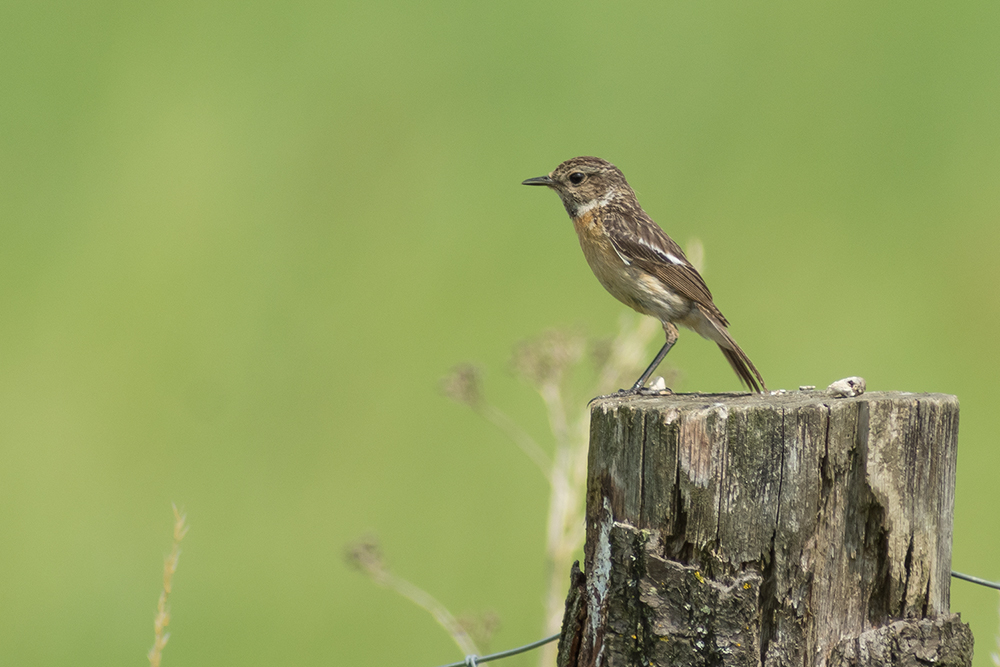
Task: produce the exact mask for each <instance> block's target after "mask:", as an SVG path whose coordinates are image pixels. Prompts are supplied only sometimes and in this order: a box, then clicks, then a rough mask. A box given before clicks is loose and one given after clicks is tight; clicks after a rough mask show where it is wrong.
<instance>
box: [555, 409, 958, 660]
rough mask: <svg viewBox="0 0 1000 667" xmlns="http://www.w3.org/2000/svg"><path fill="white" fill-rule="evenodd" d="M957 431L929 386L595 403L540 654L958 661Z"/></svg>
mask: <svg viewBox="0 0 1000 667" xmlns="http://www.w3.org/2000/svg"><path fill="white" fill-rule="evenodd" d="M957 436H958V400H957V399H956V398H955V397H954V396H947V395H943V394H908V393H898V392H893V393H869V394H863V395H861V396H858V397H855V398H833V397H831V396H830V395H829V394H827V393H825V392H822V391H806V392H792V393H788V394H779V395H773V396H772V395H766V396H759V395H728V394H727V395H675V396H667V397H662V398H630V399H618V398H608V399H601V400H598V401H596V402H595V403H594V404H593V406H592V410H591V426H590V461H589V467H590V468H589V473H588V481H587V542H586V546H585V549H584V553H585V570H586V574H583V573H581V572H580V571H579V570H578V569H576V568H575V567H574V572H573V576H572V582H571V588H570V594H569V597H568V599H567V608H566V617H565V620H564V623H563V630H562V637H561V638H560V642H559V658H558V665H559V666H560V667H576V666H580V667H582V666H585V665H586V666H590V665H607V666H609V667H617V666H619V665H664V666H666V665H683V666H685V667H687V666H699V665H727V666H728V665H740V666H757V665H762V666H764V667H778V666H782V667H783V666H786V665H788V666H792V665H794V666H802V667H807V666H808V667H811V666H813V665H821V666H824V667H846V666H848V665H851V666H854V665H857V666H865V667H875V666H876V665H878V666H880V667H881V666H883V665H942V666H943V665H948V666H952V665H954V666H956V667H958V666H963V667H968V666H969V665H970V664H971V661H972V643H973V640H972V633H971V632H970V630H969V628H968V626H967V625H965V624H963V623H962V622H961V620H960V619H959V617H958V615H957V614H951V612H950V610H949V590H950V571H951V532H952V510H953V507H954V497H955V458H956V446H957Z"/></svg>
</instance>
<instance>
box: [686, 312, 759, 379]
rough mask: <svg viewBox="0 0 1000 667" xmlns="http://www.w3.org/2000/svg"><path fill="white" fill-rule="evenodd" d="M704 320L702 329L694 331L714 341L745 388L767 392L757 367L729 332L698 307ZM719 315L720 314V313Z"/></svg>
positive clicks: (717, 319) (709, 313)
mask: <svg viewBox="0 0 1000 667" xmlns="http://www.w3.org/2000/svg"><path fill="white" fill-rule="evenodd" d="M699 310H701V313H702V315H703V316H704V319H703V320H702V326H703V328H699V329H696V331H698V333H700V334H701V335H702V336H704V337H705V338H708V339H709V340H714V341H715V342H716V343H717V344H718V346H719V349H720V350H722V354H724V355H726V361H728V362H729V365H730V366H732V367H733V370H734V371H736V375H737V376H738V377H739V378H740V380H742V381H743V384H745V385H746V386H747V387H749V388H750V389H751V390H753V391H756V392H758V393H763V392H766V391H767V387H766V386H765V385H764V378H762V377H761V376H760V372H759V371H758V370H757V367H756V366H754V365H753V362H752V361H750V357H748V356H747V353H746V352H744V351H743V350H742V348H740V346H739V345H737V344H736V341H735V340H733V337H732V336H730V335H729V331H728V330H727V329H726V327H725V325H724V324H723V323H722V322H721V321H719V318H717V317H714V316H713V315H714V314H713V313H711V312H710V311H708V310H707V309H706V308H705V307H704V306H699ZM720 315H721V313H720ZM706 322H707V323H708V325H709V326H707V327H705V326H704V323H706Z"/></svg>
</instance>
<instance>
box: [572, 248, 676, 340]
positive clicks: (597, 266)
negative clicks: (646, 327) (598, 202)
mask: <svg viewBox="0 0 1000 667" xmlns="http://www.w3.org/2000/svg"><path fill="white" fill-rule="evenodd" d="M577 231H578V233H579V234H580V246H581V247H582V248H583V255H584V257H586V258H587V264H589V265H590V269H591V271H593V272H594V275H595V276H596V277H597V280H598V281H600V283H601V285H603V286H604V289H606V290H608V292H610V293H611V296H613V297H615V298H616V299H618V300H619V301H621V302H622V303H624V304H625V305H626V306H628V307H629V308H632V309H633V310H637V311H639V312H640V313H642V314H644V315H650V316H652V317H655V318H657V319H658V320H660V321H661V322H676V321H678V320H681V319H683V318H685V317H686V316H687V315H688V314H689V313H690V312H691V308H692V302H691V301H690V300H688V299H685V298H684V297H682V296H680V295H678V294H676V293H675V292H673V291H671V290H669V289H667V288H666V286H665V285H664V284H663V283H662V282H661V281H660V280H659V279H658V278H656V277H655V276H652V275H650V274H648V273H646V272H645V271H643V270H642V269H640V268H638V267H636V266H634V265H631V264H625V261H624V260H623V259H622V258H621V257H620V256H619V255H618V253H617V252H616V251H615V249H614V247H613V246H612V245H611V241H610V240H609V239H608V238H607V237H606V236H604V235H603V234H593V235H588V236H589V238H585V237H584V233H585V232H586V231H589V230H584V231H581V230H579V229H578V230H577Z"/></svg>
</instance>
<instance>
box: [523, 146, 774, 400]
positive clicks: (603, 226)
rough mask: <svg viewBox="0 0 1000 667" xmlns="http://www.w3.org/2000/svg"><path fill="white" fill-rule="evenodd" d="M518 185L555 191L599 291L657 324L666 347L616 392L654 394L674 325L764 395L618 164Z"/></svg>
mask: <svg viewBox="0 0 1000 667" xmlns="http://www.w3.org/2000/svg"><path fill="white" fill-rule="evenodd" d="M522 185H535V186H544V187H547V188H550V189H552V190H555V191H556V193H557V194H558V195H559V198H560V199H562V203H563V206H565V207H566V212H567V213H569V217H570V218H571V219H572V220H573V227H574V228H575V229H576V234H577V237H578V238H579V240H580V247H581V248H583V255H584V257H585V258H586V259H587V264H589V265H590V268H591V270H592V271H593V272H594V275H595V276H596V277H597V280H598V281H600V283H601V285H603V286H604V289H606V290H607V291H608V292H610V293H611V295H612V296H614V297H615V298H616V299H618V300H619V301H621V302H622V303H624V304H625V305H626V306H628V307H630V308H632V309H633V310H636V311H638V312H640V313H642V314H644V315H649V316H651V317H655V318H656V319H658V320H659V321H660V322H661V323H662V325H663V332H664V334H665V335H666V343H664V345H663V347H662V348H661V349H660V351H659V352H658V353H657V354H656V357H655V358H654V359H653V361H652V363H650V364H649V367H648V368H646V370H645V371H643V373H642V375H641V376H640V377H639V379H638V380H636V382H635V384H634V385H632V388H631V389H620V390H619V391H618V392H617V394H616V395H635V394H654V393H655V394H658V393H661V392H659V391H655V390H650V389H647V388H646V387H645V384H646V381H647V380H649V378H650V376H651V375H652V374H653V372H654V371H655V370H656V368H657V366H659V365H660V362H662V361H663V358H664V357H666V356H667V352H669V351H670V348H672V347H673V346H674V343H676V342H677V337H678V330H677V325H678V324H679V325H681V326H683V327H685V328H687V329H691V330H692V331H695V332H696V333H698V334H699V335H701V336H702V337H703V338H706V339H708V340H710V341H713V342H715V343H716V344H717V345H718V346H719V349H720V350H722V354H723V355H725V357H726V360H727V361H728V362H729V365H730V366H732V368H733V370H734V371H735V372H736V375H737V376H738V377H739V379H740V380H741V381H742V382H743V384H745V385H746V386H747V387H748V388H749V389H751V390H753V391H755V392H760V393H763V392H766V391H767V387H766V386H765V385H764V378H762V377H761V375H760V373H759V372H758V371H757V368H756V366H754V365H753V362H752V361H750V357H748V356H747V355H746V353H745V352H744V351H743V350H742V348H740V346H739V345H737V343H736V341H735V340H733V337H732V336H731V335H730V334H729V330H728V327H729V321H728V320H727V319H726V318H725V316H723V314H722V311H720V310H719V308H718V307H717V306H716V305H715V302H714V301H713V300H712V293H711V292H710V291H709V290H708V286H707V285H706V284H705V281H704V279H703V278H702V277H701V274H699V273H698V270H697V269H695V268H694V266H693V265H692V264H691V262H689V261H688V259H687V257H685V256H684V252H683V251H682V250H681V248H680V246H679V245H677V244H676V243H675V242H674V241H673V239H671V238H670V237H669V236H667V233H666V232H664V231H663V229H662V228H660V226H659V225H657V224H656V223H655V222H653V219H652V218H650V217H649V215H648V214H647V213H646V212H645V211H644V210H643V209H642V206H640V205H639V200H638V198H637V197H636V195H635V191H634V190H632V188H631V187H630V186H629V184H628V181H626V180H625V175H624V174H623V173H622V172H621V170H620V169H618V167H616V166H614V165H613V164H611V163H610V162H608V161H607V160H602V159H601V158H598V157H593V156H581V157H575V158H572V159H569V160H566V161H565V162H563V163H562V164H560V165H559V166H558V167H556V168H555V169H554V170H553V171H552V172H551V173H549V174H548V175H547V176H538V177H536V178H529V179H527V180H525V181H523V182H522Z"/></svg>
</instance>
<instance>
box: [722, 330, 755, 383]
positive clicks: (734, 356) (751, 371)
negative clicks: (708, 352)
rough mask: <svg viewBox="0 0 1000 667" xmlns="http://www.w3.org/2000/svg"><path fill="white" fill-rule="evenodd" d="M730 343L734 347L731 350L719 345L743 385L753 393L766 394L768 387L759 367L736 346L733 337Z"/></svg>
mask: <svg viewBox="0 0 1000 667" xmlns="http://www.w3.org/2000/svg"><path fill="white" fill-rule="evenodd" d="M729 342H730V343H732V345H733V348H732V349H731V350H730V349H727V348H726V347H725V346H723V344H722V343H719V349H720V350H722V354H724V355H726V361H728V362H729V365H730V366H732V367H733V370H734V371H736V375H738V376H739V378H740V380H742V381H743V384H745V385H746V386H747V387H749V388H750V389H752V390H753V391H756V392H757V393H764V392H766V391H767V387H766V386H765V385H764V378H762V377H761V376H760V373H759V372H758V371H757V367H756V366H754V365H753V362H752V361H750V357H748V356H747V354H746V352H744V351H743V350H742V349H740V346H739V345H737V344H736V341H734V340H733V339H732V337H730V338H729Z"/></svg>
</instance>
